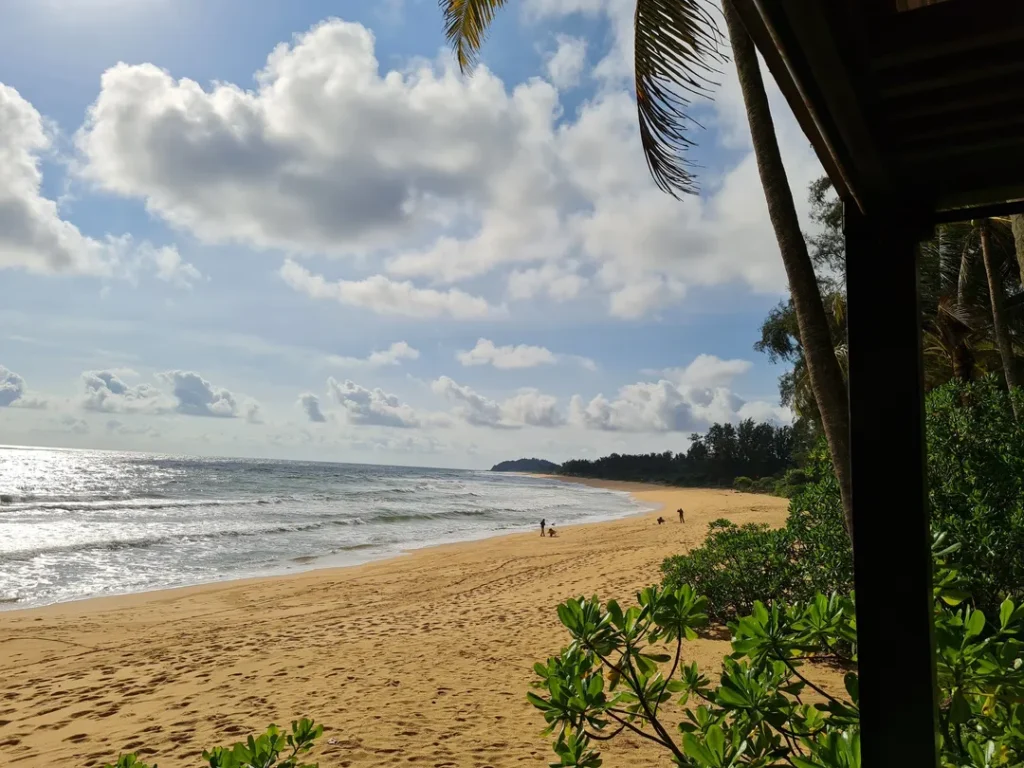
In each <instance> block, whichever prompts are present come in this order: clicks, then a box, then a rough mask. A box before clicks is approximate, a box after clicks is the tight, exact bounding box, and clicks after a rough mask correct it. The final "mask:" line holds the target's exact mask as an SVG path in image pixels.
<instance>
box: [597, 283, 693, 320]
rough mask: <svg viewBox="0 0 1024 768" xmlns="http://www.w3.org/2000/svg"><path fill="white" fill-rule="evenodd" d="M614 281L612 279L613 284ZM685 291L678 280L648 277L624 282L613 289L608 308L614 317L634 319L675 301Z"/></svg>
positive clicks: (683, 285) (684, 287)
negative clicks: (619, 286) (637, 280)
mask: <svg viewBox="0 0 1024 768" xmlns="http://www.w3.org/2000/svg"><path fill="white" fill-rule="evenodd" d="M615 282H617V281H614V280H613V284H614V283H615ZM685 293H686V286H685V284H683V283H682V282H680V281H679V280H674V279H666V278H663V277H648V278H645V279H642V280H640V281H639V282H629V283H626V284H625V285H623V286H622V287H621V288H618V289H617V290H615V292H614V293H612V295H611V297H610V300H609V303H608V309H609V312H611V314H612V315H614V316H615V317H621V318H625V319H634V318H637V317H643V316H644V315H646V314H648V313H649V312H650V311H651V310H654V309H659V308H661V307H664V306H666V305H669V304H673V303H675V301H676V299H680V298H682V297H683V295H684V294H685Z"/></svg>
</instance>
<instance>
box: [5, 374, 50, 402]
mask: <svg viewBox="0 0 1024 768" xmlns="http://www.w3.org/2000/svg"><path fill="white" fill-rule="evenodd" d="M48 404H49V403H48V401H47V400H46V399H45V398H43V397H41V396H39V395H35V394H33V393H31V392H29V391H28V390H27V389H26V387H25V379H23V378H22V377H21V376H19V375H18V374H16V373H15V372H14V371H12V370H10V369H8V368H5V367H4V366H2V365H0V408H7V407H14V408H46V407H47V406H48Z"/></svg>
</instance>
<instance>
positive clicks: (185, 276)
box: [144, 246, 203, 288]
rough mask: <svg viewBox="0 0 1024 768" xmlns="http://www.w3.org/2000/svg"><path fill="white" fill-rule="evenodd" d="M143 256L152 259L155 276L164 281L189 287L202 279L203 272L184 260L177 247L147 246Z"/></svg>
mask: <svg viewBox="0 0 1024 768" xmlns="http://www.w3.org/2000/svg"><path fill="white" fill-rule="evenodd" d="M144 257H148V258H149V260H151V261H152V263H153V265H154V267H155V269H156V276H157V277H158V278H159V279H161V280H163V281H164V282H166V283H172V284H173V285H177V286H179V287H181V288H191V287H192V286H193V285H194V284H195V283H197V282H199V281H200V280H202V279H203V273H202V272H200V271H199V270H198V269H196V267H195V266H194V265H192V264H189V263H188V262H187V261H184V260H183V259H182V258H181V254H180V253H178V249H177V248H174V247H172V246H164V247H163V248H147V249H146V250H145V252H144Z"/></svg>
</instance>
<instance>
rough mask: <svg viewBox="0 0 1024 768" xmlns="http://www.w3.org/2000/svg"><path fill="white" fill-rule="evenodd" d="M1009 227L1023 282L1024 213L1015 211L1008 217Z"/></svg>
mask: <svg viewBox="0 0 1024 768" xmlns="http://www.w3.org/2000/svg"><path fill="white" fill-rule="evenodd" d="M1010 228H1011V229H1012V230H1013V247H1014V249H1015V250H1016V251H1017V264H1018V265H1019V266H1020V279H1021V282H1024V213H1015V214H1014V215H1013V216H1011V217H1010Z"/></svg>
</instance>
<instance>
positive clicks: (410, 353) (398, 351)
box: [328, 341, 420, 368]
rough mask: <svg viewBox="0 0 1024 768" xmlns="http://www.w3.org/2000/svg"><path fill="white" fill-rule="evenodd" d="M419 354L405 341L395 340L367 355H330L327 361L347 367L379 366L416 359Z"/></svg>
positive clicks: (399, 363) (398, 363)
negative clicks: (385, 347)
mask: <svg viewBox="0 0 1024 768" xmlns="http://www.w3.org/2000/svg"><path fill="white" fill-rule="evenodd" d="M419 356H420V353H419V350H418V349H415V348H414V347H412V346H410V345H409V344H408V343H407V342H404V341H396V342H393V343H392V344H391V345H390V346H389V347H388V348H387V349H381V350H377V351H376V352H371V353H370V354H369V355H368V356H367V357H341V356H339V355H331V356H330V357H328V362H329V363H330V364H331V365H337V366H341V367H347V368H358V367H360V366H366V367H369V368H381V367H384V366H389V365H401V362H402V361H403V360H418V359H419Z"/></svg>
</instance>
